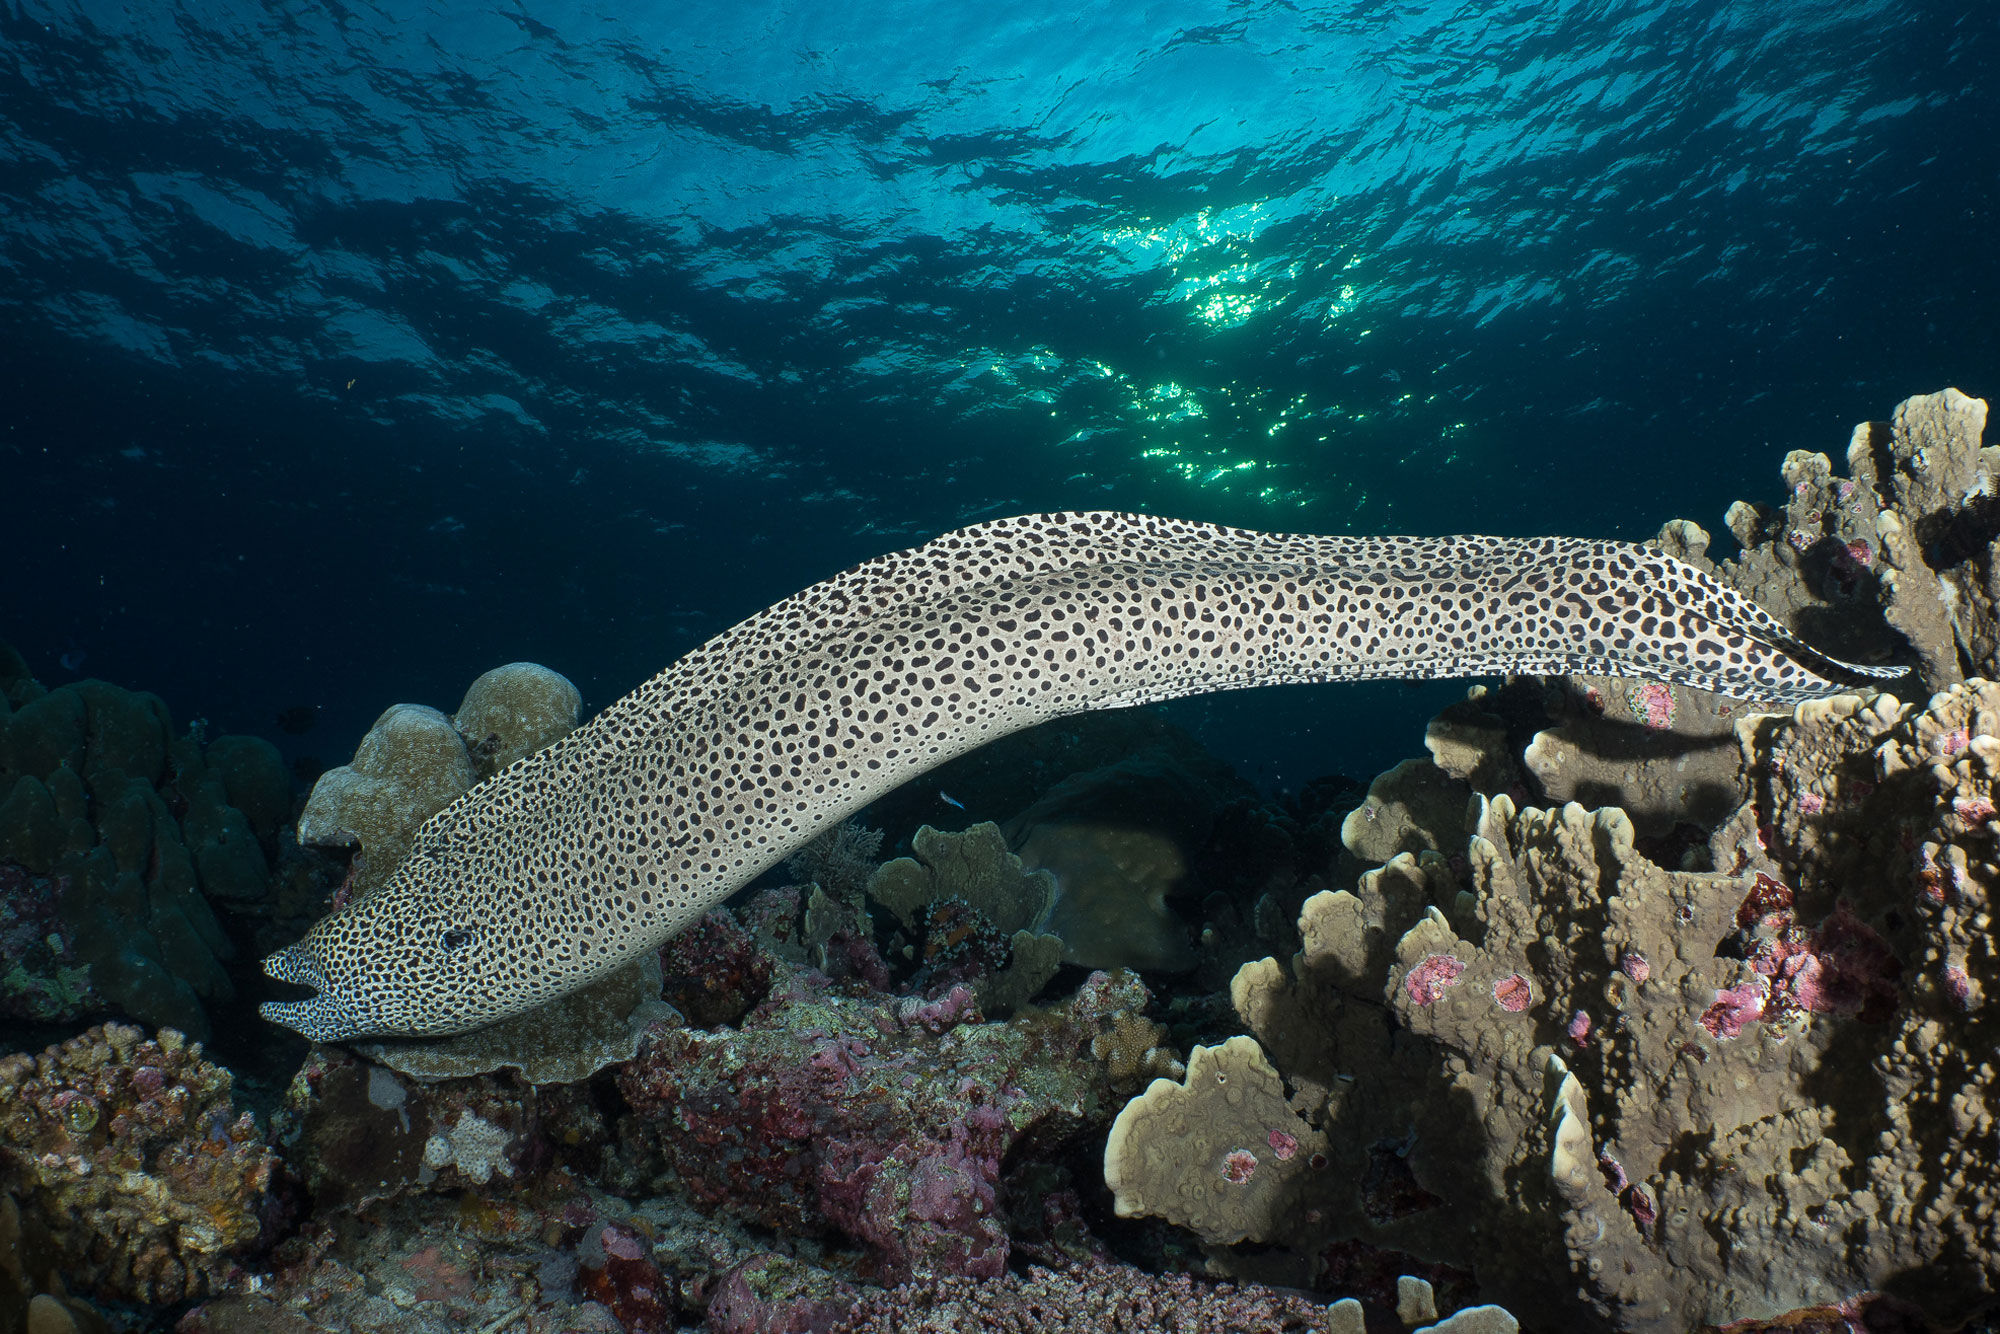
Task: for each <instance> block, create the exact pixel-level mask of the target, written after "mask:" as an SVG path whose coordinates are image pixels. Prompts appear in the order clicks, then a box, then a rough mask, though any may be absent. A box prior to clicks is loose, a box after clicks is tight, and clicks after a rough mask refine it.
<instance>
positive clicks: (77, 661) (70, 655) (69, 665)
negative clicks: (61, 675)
mask: <svg viewBox="0 0 2000 1334" xmlns="http://www.w3.org/2000/svg"><path fill="white" fill-rule="evenodd" d="M89 656H90V655H89V654H88V653H85V652H84V651H83V650H82V649H80V648H73V649H71V650H70V651H69V652H67V653H65V654H63V655H62V656H61V657H60V658H57V659H56V661H57V662H59V663H61V664H62V667H63V670H64V671H66V672H80V671H82V670H83V660H84V659H85V658H87V657H89Z"/></svg>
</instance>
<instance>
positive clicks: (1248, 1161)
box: [1222, 1149, 1257, 1186]
mask: <svg viewBox="0 0 2000 1334" xmlns="http://www.w3.org/2000/svg"><path fill="white" fill-rule="evenodd" d="M1256 1171H1257V1155H1256V1154H1254V1153H1252V1152H1250V1150H1248V1149H1231V1150H1230V1151H1229V1152H1228V1153H1226V1154H1224V1155H1222V1179H1223V1180H1224V1181H1227V1182H1228V1183H1229V1184H1230V1185H1232V1186H1240V1185H1242V1184H1243V1183H1244V1182H1246V1181H1248V1180H1249V1179H1250V1178H1251V1177H1252V1176H1253V1175H1255V1174H1256Z"/></svg>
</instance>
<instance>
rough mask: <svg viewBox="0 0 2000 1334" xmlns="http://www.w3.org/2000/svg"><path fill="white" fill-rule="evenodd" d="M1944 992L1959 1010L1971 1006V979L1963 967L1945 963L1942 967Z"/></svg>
mask: <svg viewBox="0 0 2000 1334" xmlns="http://www.w3.org/2000/svg"><path fill="white" fill-rule="evenodd" d="M1944 994H1945V995H1947V996H1949V997H1951V1003H1952V1004H1953V1005H1955V1006H1957V1007H1958V1008H1959V1009H1961V1010H1970V1009H1971V1008H1972V979H1971V978H1970V977H1969V976H1967V975H1966V971H1965V970H1964V969H1963V968H1959V967H1957V966H1956V965H1953V964H1946V965H1945V969H1944Z"/></svg>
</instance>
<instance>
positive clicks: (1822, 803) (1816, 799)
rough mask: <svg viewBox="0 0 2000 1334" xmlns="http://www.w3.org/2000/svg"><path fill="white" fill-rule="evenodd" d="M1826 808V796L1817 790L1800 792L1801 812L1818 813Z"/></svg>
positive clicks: (1803, 813)
mask: <svg viewBox="0 0 2000 1334" xmlns="http://www.w3.org/2000/svg"><path fill="white" fill-rule="evenodd" d="M1825 809H1826V798H1825V797H1822V796H1821V795H1820V794H1819V793H1817V792H1801V793H1799V814H1801V815H1818V814H1819V813H1820V812H1821V811H1823V810H1825Z"/></svg>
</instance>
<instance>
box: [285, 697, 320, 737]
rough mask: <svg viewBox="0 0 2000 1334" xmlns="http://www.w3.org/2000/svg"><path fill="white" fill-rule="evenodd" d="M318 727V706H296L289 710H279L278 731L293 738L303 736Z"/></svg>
mask: <svg viewBox="0 0 2000 1334" xmlns="http://www.w3.org/2000/svg"><path fill="white" fill-rule="evenodd" d="M318 725H319V705H317V704H294V705H292V707H291V708H289V709H279V710H278V730H279V731H281V732H285V733H288V734H289V735H291V736H301V735H303V734H305V733H307V732H310V731H312V730H313V728H314V727H317V726H318Z"/></svg>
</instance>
